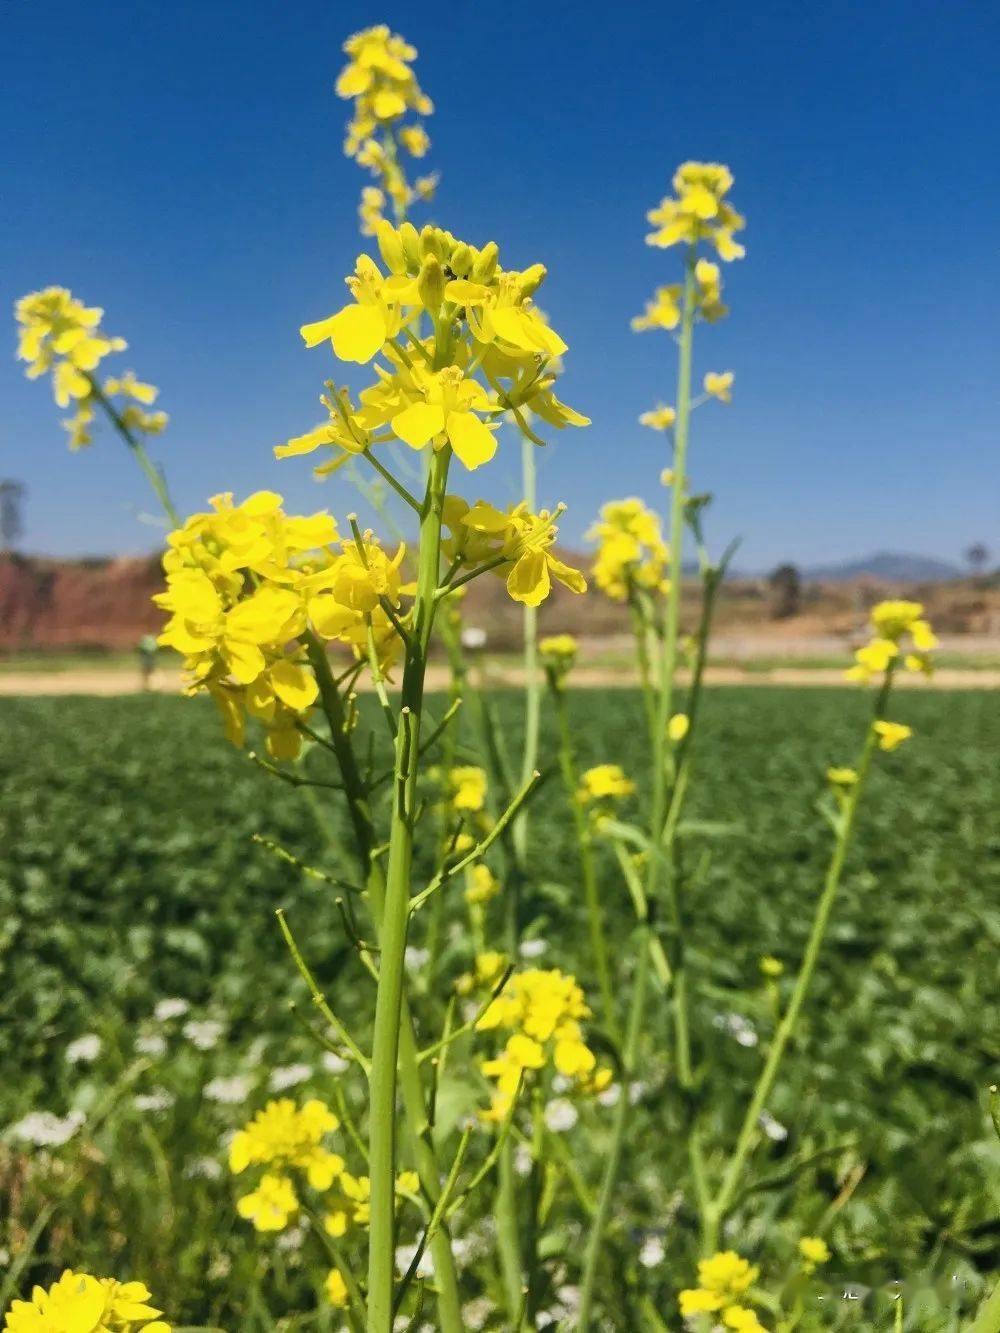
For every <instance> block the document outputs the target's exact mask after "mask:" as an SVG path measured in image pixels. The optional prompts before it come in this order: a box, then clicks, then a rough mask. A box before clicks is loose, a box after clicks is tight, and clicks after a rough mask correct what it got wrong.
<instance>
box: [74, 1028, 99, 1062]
mask: <svg viewBox="0 0 1000 1333" xmlns="http://www.w3.org/2000/svg"><path fill="white" fill-rule="evenodd" d="M100 1053H101V1039H100V1037H99V1036H98V1035H97V1033H96V1032H88V1033H87V1034H86V1036H83V1037H77V1039H76V1040H75V1041H71V1042H70V1044H69V1045H68V1046H67V1047H66V1059H67V1060H68V1061H69V1063H70V1064H71V1065H89V1064H90V1063H91V1062H92V1061H94V1060H96V1059H97V1057H98V1056H99V1055H100Z"/></svg>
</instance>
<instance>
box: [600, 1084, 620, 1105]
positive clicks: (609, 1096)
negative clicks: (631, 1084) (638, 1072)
mask: <svg viewBox="0 0 1000 1333" xmlns="http://www.w3.org/2000/svg"><path fill="white" fill-rule="evenodd" d="M621 1095H622V1086H621V1084H620V1083H611V1084H609V1085H608V1087H606V1088H605V1089H604V1091H603V1092H599V1093H598V1094H597V1100H598V1101H599V1102H600V1104H601V1105H602V1106H617V1105H618V1100H619V1098H620V1097H621Z"/></svg>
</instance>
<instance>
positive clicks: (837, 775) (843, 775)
mask: <svg viewBox="0 0 1000 1333" xmlns="http://www.w3.org/2000/svg"><path fill="white" fill-rule="evenodd" d="M826 778H827V781H828V782H830V783H832V784H833V786H835V787H853V786H854V784H855V783H856V782H857V780H858V775H857V772H856V770H855V769H853V768H836V767H832V768H828V769H827V770H826Z"/></svg>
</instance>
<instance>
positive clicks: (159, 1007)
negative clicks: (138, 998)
mask: <svg viewBox="0 0 1000 1333" xmlns="http://www.w3.org/2000/svg"><path fill="white" fill-rule="evenodd" d="M190 1008H191V1006H190V1005H189V1004H188V1002H187V1000H181V999H176V1000H157V1002H156V1008H155V1009H154V1010H153V1017H154V1018H155V1019H156V1021H157V1023H169V1022H170V1020H171V1019H172V1018H183V1017H184V1015H185V1014H186V1013H187V1011H188V1010H189V1009H190Z"/></svg>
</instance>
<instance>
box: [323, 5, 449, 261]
mask: <svg viewBox="0 0 1000 1333" xmlns="http://www.w3.org/2000/svg"><path fill="white" fill-rule="evenodd" d="M344 52H345V54H346V55H347V57H348V63H347V64H346V65H345V66H344V68H343V69H342V70H341V72H340V77H339V78H338V79H337V85H336V91H337V96H338V97H343V98H347V99H349V100H352V101H353V102H354V114H353V116H352V118H351V121H350V124H349V125H348V128H347V139H346V141H345V143H344V152H345V153H346V154H347V156H348V157H352V158H354V159H355V160H356V161H357V163H358V165H359V166H362V167H365V168H367V169H368V170H369V171H370V172H371V174H372V175H373V176H374V177H375V179H376V180H377V181H378V182H379V184H378V185H377V186H375V185H369V186H366V187H365V189H364V191H363V192H362V196H361V210H360V212H361V221H362V231H363V232H364V233H365V234H366V235H371V234H372V232H373V231H374V229H375V226H376V224H377V223H378V222H379V221H380V220H381V218H382V214H383V210H384V208H385V204H386V201H387V199H388V200H391V202H392V206H393V210H394V212H395V214H396V216H397V217H403V216H405V214H406V210H407V209H408V208H409V206H410V205H411V204H412V203H413V202H414V200H416V199H430V198H432V197H433V194H434V189H435V186H436V184H437V178H436V177H434V176H423V177H420V178H418V179H417V180H416V181H415V182H414V184H413V185H412V186H411V185H410V184H409V182H408V181H407V179H406V173H405V171H404V170H403V165H402V162H401V161H400V154H401V152H406V153H408V154H409V155H410V157H413V158H422V157H425V156H426V154H427V150H428V148H429V147H430V139H429V137H428V135H427V131H426V129H425V128H424V126H423V124H422V123H421V121H420V120H419V119H417V120H411V121H410V122H409V123H408V124H405V125H404V124H403V119H404V118H405V117H406V116H407V115H410V114H413V115H415V116H417V117H419V116H429V115H430V114H431V113H432V112H433V110H434V106H433V104H432V102H431V100H430V98H429V97H428V96H427V95H426V93H424V91H423V90H422V89H421V87H420V85H419V83H418V82H417V79H416V75H415V74H414V73H413V70H412V69H411V68H410V62H411V61H414V60H416V58H417V51H416V48H415V47H413V46H411V45H410V44H409V42H407V41H406V40H405V38H403V37H400V36H398V35H397V34H396V33H394V32H390V30H389V28H388V27H387V26H386V25H385V24H384V23H380V24H378V25H377V26H376V27H373V28H366V29H364V31H362V32H357V33H355V34H354V35H353V36H352V37H349V38H348V39H347V41H346V42H345V43H344Z"/></svg>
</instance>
